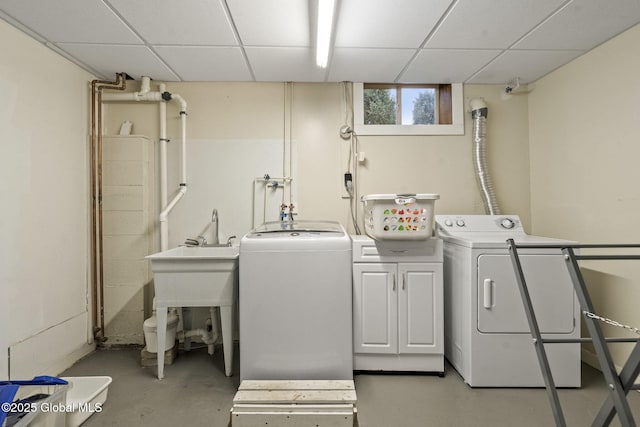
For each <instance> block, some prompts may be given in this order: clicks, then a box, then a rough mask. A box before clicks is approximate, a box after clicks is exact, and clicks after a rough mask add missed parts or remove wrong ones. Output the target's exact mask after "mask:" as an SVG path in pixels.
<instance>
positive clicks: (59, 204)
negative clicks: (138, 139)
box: [0, 21, 93, 379]
mask: <svg viewBox="0 0 640 427" xmlns="http://www.w3.org/2000/svg"><path fill="white" fill-rule="evenodd" d="M0 52H2V55H0V94H1V95H2V102H0V180H1V182H2V186H1V188H2V190H0V191H1V193H0V195H1V199H2V204H1V206H2V210H1V213H0V291H1V292H2V295H1V296H0V379H7V378H9V377H11V378H12V379H23V378H31V377H33V376H34V375H37V374H50V375H56V374H58V373H59V372H61V371H62V370H63V369H65V368H66V367H68V366H70V365H71V364H72V363H73V362H75V361H76V360H77V359H78V358H79V357H81V356H82V355H84V354H86V353H87V352H88V351H90V350H91V348H92V347H91V346H90V345H88V344H87V342H88V339H89V337H90V335H91V333H90V330H89V329H90V327H89V316H90V313H89V310H88V269H89V262H88V260H89V242H88V236H89V232H88V230H89V212H88V207H89V200H88V193H89V190H88V181H89V180H88V177H89V172H88V170H87V165H88V155H89V154H88V142H87V140H88V138H87V135H88V111H89V82H90V81H91V80H92V79H93V77H92V76H91V75H90V74H88V73H87V72H85V71H83V70H81V69H80V68H78V67H77V66H75V65H73V64H71V63H70V62H68V61H67V60H66V59H64V58H62V57H61V56H59V55H57V54H56V53H54V52H53V51H51V50H50V49H48V48H46V47H45V46H43V45H41V44H40V43H38V42H37V41H35V40H33V39H31V38H29V37H28V36H26V35H25V34H23V33H22V32H20V31H18V30H16V29H15V28H13V27H11V26H9V25H8V24H6V23H5V22H3V21H0ZM9 356H10V357H9Z"/></svg>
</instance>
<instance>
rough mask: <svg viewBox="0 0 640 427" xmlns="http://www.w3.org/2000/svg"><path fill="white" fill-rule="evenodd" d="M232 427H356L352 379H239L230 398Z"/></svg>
mask: <svg viewBox="0 0 640 427" xmlns="http://www.w3.org/2000/svg"><path fill="white" fill-rule="evenodd" d="M229 425H230V426H233V427H257V426H260V427H265V426H278V427H280V426H282V427H306V426H309V427H356V426H357V409H356V390H355V385H354V384H353V381H352V380H335V381H334V380H309V381H291V380H278V381H257V380H249V381H242V382H241V383H240V387H239V388H238V392H237V393H236V395H235V397H234V398H233V408H231V421H230V423H229Z"/></svg>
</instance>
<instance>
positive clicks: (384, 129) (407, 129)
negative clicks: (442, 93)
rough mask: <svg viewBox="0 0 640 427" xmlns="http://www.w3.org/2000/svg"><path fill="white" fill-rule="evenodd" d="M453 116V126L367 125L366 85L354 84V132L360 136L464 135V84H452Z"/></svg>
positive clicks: (391, 85)
mask: <svg viewBox="0 0 640 427" xmlns="http://www.w3.org/2000/svg"><path fill="white" fill-rule="evenodd" d="M368 86H369V85H368ZM376 86H377V87H379V88H385V87H386V88H403V87H430V86H437V85H435V84H423V85H420V84H402V83H400V84H388V85H385V84H380V85H376ZM438 96H439V94H438ZM400 101H401V100H398V102H400ZM436 102H437V101H436ZM451 116H452V122H451V124H446V125H445V124H433V125H402V124H396V125H365V124H364V83H362V82H354V83H353V120H354V130H355V132H356V134H358V135H464V98H463V88H462V83H451Z"/></svg>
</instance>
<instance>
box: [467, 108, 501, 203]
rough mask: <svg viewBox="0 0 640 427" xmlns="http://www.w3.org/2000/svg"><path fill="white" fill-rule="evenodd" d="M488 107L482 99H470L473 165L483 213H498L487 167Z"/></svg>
mask: <svg viewBox="0 0 640 427" xmlns="http://www.w3.org/2000/svg"><path fill="white" fill-rule="evenodd" d="M488 113H489V109H488V108H487V104H485V102H484V100H482V99H478V98H476V99H472V100H471V117H472V119H473V166H474V169H475V172H476V181H477V182H478V186H479V187H480V193H481V195H482V201H483V202H484V210H485V213H487V214H489V215H500V208H499V207H498V202H497V200H496V195H495V192H494V190H493V183H492V181H491V176H490V175H489V170H488V168H487V148H486V139H487V115H488Z"/></svg>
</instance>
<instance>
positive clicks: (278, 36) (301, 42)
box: [227, 0, 310, 46]
mask: <svg viewBox="0 0 640 427" xmlns="http://www.w3.org/2000/svg"><path fill="white" fill-rule="evenodd" d="M308 3H309V2H308V1H302V0H270V1H247V0H227V4H228V5H229V11H230V12H231V19H232V20H233V22H234V23H235V25H236V29H237V30H238V34H239V35H240V40H241V42H242V43H243V44H244V45H245V46H309V39H310V37H309V35H310V33H309V7H308Z"/></svg>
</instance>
